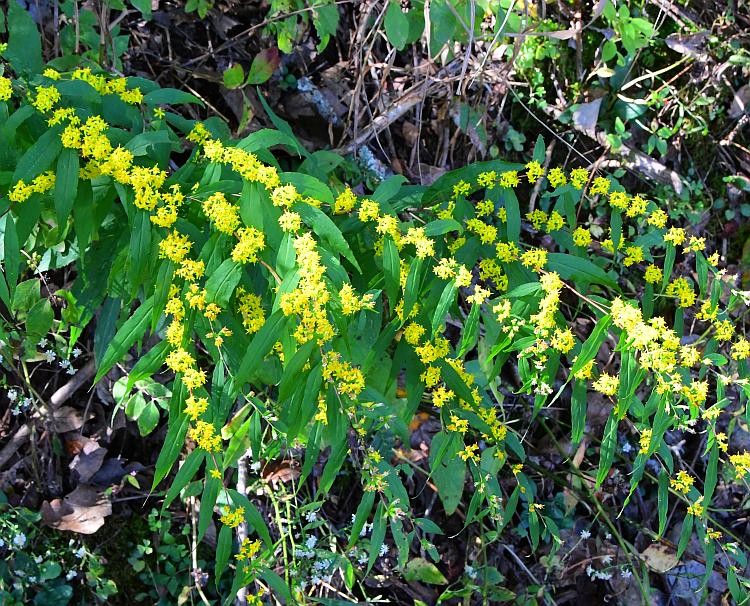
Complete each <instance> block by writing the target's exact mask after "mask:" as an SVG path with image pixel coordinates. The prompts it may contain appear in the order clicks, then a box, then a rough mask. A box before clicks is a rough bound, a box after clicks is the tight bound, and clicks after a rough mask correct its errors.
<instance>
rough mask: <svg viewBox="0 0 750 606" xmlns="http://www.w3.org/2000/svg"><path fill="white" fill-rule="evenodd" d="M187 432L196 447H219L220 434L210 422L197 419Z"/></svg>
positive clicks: (213, 448) (209, 449) (210, 448)
mask: <svg viewBox="0 0 750 606" xmlns="http://www.w3.org/2000/svg"><path fill="white" fill-rule="evenodd" d="M189 434H190V438H191V439H192V440H195V443H196V444H197V445H198V447H199V448H202V449H203V450H207V451H208V452H215V451H217V450H220V449H221V436H220V435H217V434H216V428H215V427H214V426H213V424H211V423H206V422H205V421H198V422H196V424H195V427H192V428H191V429H190V432H189ZM222 521H223V520H222Z"/></svg>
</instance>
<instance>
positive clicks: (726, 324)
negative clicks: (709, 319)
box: [714, 320, 734, 341]
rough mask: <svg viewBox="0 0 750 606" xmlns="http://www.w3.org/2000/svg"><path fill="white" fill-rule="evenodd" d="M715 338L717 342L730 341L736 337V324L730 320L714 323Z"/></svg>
mask: <svg viewBox="0 0 750 606" xmlns="http://www.w3.org/2000/svg"><path fill="white" fill-rule="evenodd" d="M714 330H715V331H716V332H715V333H714V337H715V338H716V340H717V341H729V340H730V339H731V338H732V336H733V335H734V324H732V322H731V321H730V320H720V321H717V322H714Z"/></svg>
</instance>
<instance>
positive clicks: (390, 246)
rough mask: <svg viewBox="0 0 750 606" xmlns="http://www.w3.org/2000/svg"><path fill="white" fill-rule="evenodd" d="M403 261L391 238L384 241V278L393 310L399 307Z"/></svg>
mask: <svg viewBox="0 0 750 606" xmlns="http://www.w3.org/2000/svg"><path fill="white" fill-rule="evenodd" d="M400 276H401V259H400V258H399V255H398V249H397V248H396V245H395V244H394V242H393V239H392V238H391V237H390V236H386V237H385V238H384V239H383V277H384V279H385V292H386V293H387V294H388V301H390V304H391V308H395V307H396V305H398V293H399V291H400V290H401V284H400Z"/></svg>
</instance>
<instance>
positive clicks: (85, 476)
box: [69, 438, 107, 482]
mask: <svg viewBox="0 0 750 606" xmlns="http://www.w3.org/2000/svg"><path fill="white" fill-rule="evenodd" d="M84 440H85V443H84V444H83V447H82V448H81V449H80V451H79V452H78V454H76V456H75V457H73V460H72V461H71V462H70V465H69V467H70V469H71V470H72V471H74V472H76V474H78V482H88V481H89V480H90V479H91V478H92V477H93V475H94V474H95V473H96V472H97V471H99V468H100V467H101V466H102V462H103V461H104V456H105V455H106V454H107V449H106V448H102V447H101V446H99V442H97V441H96V440H90V439H88V438H84Z"/></svg>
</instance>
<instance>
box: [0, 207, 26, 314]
mask: <svg viewBox="0 0 750 606" xmlns="http://www.w3.org/2000/svg"><path fill="white" fill-rule="evenodd" d="M3 246H4V253H3V259H2V261H3V273H4V274H5V281H6V282H7V284H8V296H9V298H11V299H12V298H13V293H14V292H15V290H16V284H17V283H18V274H19V269H20V265H21V246H20V243H19V241H18V232H17V231H16V222H15V220H14V219H13V215H11V214H10V213H6V215H5V234H4V236H3ZM7 304H8V303H7V302H6V305H7Z"/></svg>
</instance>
